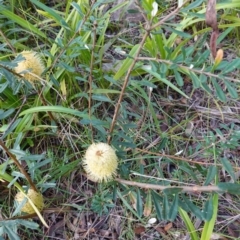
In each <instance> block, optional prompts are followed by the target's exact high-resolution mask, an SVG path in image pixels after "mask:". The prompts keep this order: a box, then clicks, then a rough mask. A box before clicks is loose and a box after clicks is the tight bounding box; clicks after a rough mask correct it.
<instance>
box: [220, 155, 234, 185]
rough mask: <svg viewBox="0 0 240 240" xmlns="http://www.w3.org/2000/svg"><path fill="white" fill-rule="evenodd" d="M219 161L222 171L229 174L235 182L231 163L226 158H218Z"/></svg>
mask: <svg viewBox="0 0 240 240" xmlns="http://www.w3.org/2000/svg"><path fill="white" fill-rule="evenodd" d="M220 160H221V163H222V165H223V167H224V169H225V170H226V171H227V172H228V173H229V175H230V176H231V178H232V179H233V180H234V182H235V181H236V177H235V173H234V170H233V167H232V165H231V163H230V162H229V160H228V159H226V158H220Z"/></svg>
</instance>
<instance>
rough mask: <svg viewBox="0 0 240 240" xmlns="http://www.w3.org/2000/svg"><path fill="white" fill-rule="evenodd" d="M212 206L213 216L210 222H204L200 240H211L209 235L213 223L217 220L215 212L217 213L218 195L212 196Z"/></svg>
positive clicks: (211, 231)
mask: <svg viewBox="0 0 240 240" xmlns="http://www.w3.org/2000/svg"><path fill="white" fill-rule="evenodd" d="M212 205H213V207H214V208H213V215H212V217H211V219H210V221H206V222H205V224H204V227H203V231H202V235H201V240H206V239H211V235H212V233H213V229H214V226H215V222H216V219H217V211H218V194H217V193H216V194H214V196H213V200H212ZM205 216H206V215H205Z"/></svg>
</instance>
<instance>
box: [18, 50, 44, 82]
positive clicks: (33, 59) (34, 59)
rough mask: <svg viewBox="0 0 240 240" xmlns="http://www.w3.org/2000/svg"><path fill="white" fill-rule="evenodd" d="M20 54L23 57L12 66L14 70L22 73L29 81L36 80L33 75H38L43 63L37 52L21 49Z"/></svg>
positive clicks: (42, 69)
mask: <svg viewBox="0 0 240 240" xmlns="http://www.w3.org/2000/svg"><path fill="white" fill-rule="evenodd" d="M20 54H21V56H22V57H23V58H24V59H22V60H21V61H19V62H18V63H17V66H16V67H15V68H14V70H15V72H16V73H18V74H20V75H22V76H23V77H24V78H25V79H26V80H27V81H29V82H33V81H36V80H38V78H37V77H36V76H35V75H37V76H39V77H40V76H41V75H42V73H43V71H44V64H43V63H42V60H41V58H40V56H39V54H38V53H37V52H34V51H23V52H21V53H20Z"/></svg>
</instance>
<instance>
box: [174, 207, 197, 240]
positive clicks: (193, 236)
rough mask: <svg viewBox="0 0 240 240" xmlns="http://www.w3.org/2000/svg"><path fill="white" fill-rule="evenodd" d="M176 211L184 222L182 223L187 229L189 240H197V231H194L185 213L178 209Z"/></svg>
mask: <svg viewBox="0 0 240 240" xmlns="http://www.w3.org/2000/svg"><path fill="white" fill-rule="evenodd" d="M178 211H179V214H180V216H181V218H182V220H183V221H184V223H185V225H186V227H187V230H188V233H189V234H190V236H191V240H199V237H198V234H197V230H196V229H195V227H194V225H193V223H192V220H191V219H190V217H189V216H188V214H187V212H186V211H184V210H183V209H182V208H179V209H178Z"/></svg>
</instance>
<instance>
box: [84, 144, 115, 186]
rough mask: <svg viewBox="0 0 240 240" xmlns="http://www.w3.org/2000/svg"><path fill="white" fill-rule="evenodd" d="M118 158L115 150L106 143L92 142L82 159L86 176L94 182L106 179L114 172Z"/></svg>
mask: <svg viewBox="0 0 240 240" xmlns="http://www.w3.org/2000/svg"><path fill="white" fill-rule="evenodd" d="M117 166H118V158H117V155H116V153H115V150H114V149H113V148H112V147H111V146H109V145H108V144H106V143H93V144H92V145H90V146H89V148H88V149H87V151H86V154H85V157H84V159H83V167H84V169H85V171H86V172H87V175H88V178H89V179H90V180H92V181H95V182H102V181H103V180H104V181H108V180H110V179H112V177H113V176H114V175H115V174H116V170H117Z"/></svg>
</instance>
